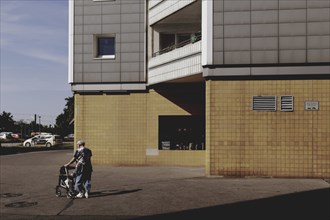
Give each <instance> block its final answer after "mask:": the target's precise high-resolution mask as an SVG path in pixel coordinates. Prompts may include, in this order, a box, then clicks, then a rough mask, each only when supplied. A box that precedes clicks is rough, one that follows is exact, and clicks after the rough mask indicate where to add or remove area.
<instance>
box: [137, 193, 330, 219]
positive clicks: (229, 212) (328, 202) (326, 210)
mask: <svg viewBox="0 0 330 220" xmlns="http://www.w3.org/2000/svg"><path fill="white" fill-rule="evenodd" d="M136 219H137V220H149V219H150V220H151V219H157V220H163V219H180V220H184V219H187V220H188V219H189V220H191V219H330V188H326V189H320V190H314V191H308V192H299V193H294V194H288V195H283V196H276V197H272V198H266V199H259V200H252V201H245V202H239V203H234V204H227V205H219V206H214V207H207V208H201V209H194V210H187V211H182V212H176V213H169V214H162V215H155V216H147V217H141V218H136Z"/></svg>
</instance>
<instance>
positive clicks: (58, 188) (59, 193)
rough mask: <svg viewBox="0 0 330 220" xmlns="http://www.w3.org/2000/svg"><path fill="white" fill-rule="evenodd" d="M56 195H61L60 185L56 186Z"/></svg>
mask: <svg viewBox="0 0 330 220" xmlns="http://www.w3.org/2000/svg"><path fill="white" fill-rule="evenodd" d="M55 195H56V197H61V195H62V192H61V189H60V187H59V186H56V190H55Z"/></svg>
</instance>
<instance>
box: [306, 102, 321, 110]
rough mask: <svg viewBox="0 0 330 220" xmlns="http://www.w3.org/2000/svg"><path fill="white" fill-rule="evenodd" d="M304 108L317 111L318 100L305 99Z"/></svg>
mask: <svg viewBox="0 0 330 220" xmlns="http://www.w3.org/2000/svg"><path fill="white" fill-rule="evenodd" d="M305 110H306V111H318V110H319V102H318V101H305Z"/></svg>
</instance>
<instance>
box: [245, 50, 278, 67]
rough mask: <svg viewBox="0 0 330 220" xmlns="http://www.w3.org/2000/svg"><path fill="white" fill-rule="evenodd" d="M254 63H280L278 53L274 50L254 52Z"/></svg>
mask: <svg viewBox="0 0 330 220" xmlns="http://www.w3.org/2000/svg"><path fill="white" fill-rule="evenodd" d="M251 56H252V60H251V61H252V63H256V64H263V63H267V64H269V63H278V51H277V50H274V51H271V50H263V51H252V53H251Z"/></svg>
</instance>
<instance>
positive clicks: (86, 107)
mask: <svg viewBox="0 0 330 220" xmlns="http://www.w3.org/2000/svg"><path fill="white" fill-rule="evenodd" d="M159 115H190V113H188V112H187V111H186V110H184V109H183V108H182V107H180V106H178V105H177V104H175V103H174V102H172V101H171V100H169V99H167V98H166V97H164V96H162V95H160V94H159V93H158V92H156V91H155V90H150V91H149V92H148V93H131V94H107V95H105V94H104V95H79V94H76V95H75V136H76V140H78V139H84V140H85V141H86V145H87V146H88V147H90V148H91V149H92V151H93V163H94V164H108V165H113V166H144V165H168V166H204V164H205V159H204V158H205V151H190V152H188V151H167V152H165V151H159V155H158V156H147V155H146V151H147V149H158V116H159Z"/></svg>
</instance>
